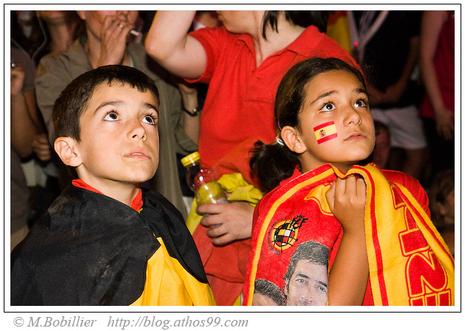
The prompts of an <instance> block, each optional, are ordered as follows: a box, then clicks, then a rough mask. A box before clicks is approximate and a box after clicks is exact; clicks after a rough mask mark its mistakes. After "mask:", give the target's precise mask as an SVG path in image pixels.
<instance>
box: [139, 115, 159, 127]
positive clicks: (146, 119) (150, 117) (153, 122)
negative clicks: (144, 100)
mask: <svg viewBox="0 0 465 331" xmlns="http://www.w3.org/2000/svg"><path fill="white" fill-rule="evenodd" d="M142 121H143V122H144V123H146V124H150V125H156V124H157V117H155V116H153V115H145V116H144V119H143V120H142Z"/></svg>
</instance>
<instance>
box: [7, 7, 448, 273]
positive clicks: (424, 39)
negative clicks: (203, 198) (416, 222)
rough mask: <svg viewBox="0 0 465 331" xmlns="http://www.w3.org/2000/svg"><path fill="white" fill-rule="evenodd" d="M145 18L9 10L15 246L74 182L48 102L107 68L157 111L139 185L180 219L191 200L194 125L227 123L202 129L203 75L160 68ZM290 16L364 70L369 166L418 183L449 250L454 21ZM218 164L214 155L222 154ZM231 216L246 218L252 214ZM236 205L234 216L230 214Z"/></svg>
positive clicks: (442, 15) (391, 15)
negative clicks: (152, 151) (148, 84)
mask: <svg viewBox="0 0 465 331" xmlns="http://www.w3.org/2000/svg"><path fill="white" fill-rule="evenodd" d="M154 14H155V13H154V12H151V11H141V12H135V11H133V12H130V11H129V12H128V11H121V12H117V11H111V12H110V11H109V12H94V11H81V12H73V11H37V12H35V11H13V12H11V29H10V31H11V66H12V67H11V138H12V139H11V155H12V156H11V169H12V171H11V177H12V178H11V182H12V194H11V197H12V199H11V201H12V208H11V234H12V237H11V238H12V241H11V247H12V248H13V247H14V246H15V245H16V244H18V243H19V242H20V241H21V240H22V239H23V238H24V237H25V236H26V234H27V232H28V228H29V227H30V226H32V224H33V223H34V221H35V220H36V219H37V217H39V216H40V215H41V214H42V213H43V212H44V211H45V210H46V209H47V208H48V207H49V205H50V203H51V202H52V201H53V200H54V198H55V197H56V196H58V194H59V193H60V192H61V190H62V189H63V188H64V187H65V186H66V184H67V183H68V182H69V178H70V176H71V175H70V174H69V173H67V172H66V170H65V169H64V168H63V167H62V166H61V165H60V164H59V162H57V158H56V156H54V152H53V148H52V146H53V138H54V136H53V134H54V133H53V125H52V123H51V119H50V118H51V110H52V107H53V103H54V101H55V99H56V98H57V97H58V95H59V93H60V92H61V89H62V88H64V87H65V86H66V85H67V84H68V83H69V82H70V81H71V80H72V79H74V78H75V77H77V76H78V75H79V74H81V73H83V72H85V71H86V70H90V69H92V68H96V67H98V66H102V65H105V64H125V65H129V66H133V67H135V68H137V69H140V70H141V71H143V72H144V73H146V74H148V75H149V76H150V77H151V78H152V79H154V81H155V83H156V85H157V87H158V89H159V91H160V100H161V109H162V111H161V112H160V116H161V118H160V127H159V130H160V137H161V144H160V160H161V162H160V166H159V169H158V171H157V174H156V176H155V177H154V179H153V180H152V181H151V182H149V183H146V185H147V186H149V187H153V188H154V189H156V190H158V191H159V192H161V193H162V194H163V195H164V196H166V197H167V198H168V199H169V200H170V201H171V202H172V203H173V204H174V205H175V206H176V207H177V208H178V209H179V210H180V211H181V212H182V214H183V216H185V217H187V213H188V209H189V204H188V203H187V204H186V198H187V201H188V196H189V195H190V192H189V189H188V188H187V186H186V184H185V180H184V173H183V170H184V169H183V167H182V166H181V165H180V162H179V159H180V158H181V157H182V156H185V155H187V154H189V153H190V152H193V151H195V150H197V149H198V142H199V127H200V132H202V125H203V126H204V129H203V130H204V131H203V133H204V132H206V131H205V130H206V129H205V127H206V126H216V125H223V123H220V121H224V120H225V119H224V118H223V119H220V118H218V117H217V118H216V121H218V123H216V122H212V121H211V119H212V118H213V119H215V118H214V117H211V116H210V117H209V121H208V123H207V122H206V120H202V116H203V113H202V111H200V110H201V109H202V108H203V106H204V104H205V103H208V104H210V105H211V103H212V102H214V101H212V100H209V99H208V89H209V86H208V85H206V84H203V83H202V82H195V83H191V82H190V81H189V82H188V80H189V79H190V78H196V77H198V75H199V74H200V73H202V72H201V71H199V70H197V71H196V69H195V68H196V65H198V63H197V61H198V57H197V56H193V57H192V61H184V62H183V65H182V66H181V65H178V64H171V63H170V62H169V61H166V62H164V60H161V61H160V60H159V59H160V58H163V54H162V53H163V50H157V45H153V47H147V41H146V40H145V38H146V37H147V38H152V37H153V36H154V35H155V34H157V33H159V32H158V31H157V30H156V28H155V30H154V26H152V27H151V25H152V20H153V17H154ZM298 14H299V15H298V19H300V20H305V19H307V18H308V19H312V20H313V21H312V22H313V23H312V24H313V25H315V26H317V27H318V29H319V31H320V32H321V33H325V34H327V35H328V36H329V37H331V38H332V39H333V40H335V41H337V42H338V43H339V45H340V46H342V47H343V48H345V49H346V50H347V51H348V52H350V53H351V54H352V56H353V57H354V59H355V60H356V61H357V62H358V64H359V65H360V67H361V68H362V69H363V71H364V73H365V76H366V79H367V83H368V89H369V90H368V92H369V96H370V103H371V105H372V109H373V116H374V119H375V129H376V145H375V150H374V152H373V155H372V159H371V161H373V162H375V163H376V164H377V165H378V166H379V167H380V168H385V169H395V170H401V171H404V172H406V173H408V174H410V175H411V176H413V177H415V178H417V179H418V180H419V181H420V182H421V183H422V184H423V186H424V187H425V189H426V190H427V192H428V193H429V198H430V209H431V211H432V220H433V221H434V222H435V224H436V226H437V227H438V229H439V230H440V231H441V233H442V234H443V236H444V239H445V240H446V241H447V242H448V244H449V245H450V248H451V249H452V250H453V248H454V244H453V239H454V232H453V229H454V171H453V170H454V150H455V149H454V94H453V93H454V67H453V65H454V14H453V12H446V11H435V12H412V11H408V12H407V11H382V12H371V11H356V12H318V14H317V13H316V12H298ZM191 21H193V24H191V23H189V30H190V31H194V30H198V29H202V28H203V27H215V26H220V25H222V24H228V21H227V20H225V19H224V18H222V19H219V18H218V16H217V14H216V13H215V12H197V13H196V15H195V17H194V18H193V20H191ZM186 22H187V20H186ZM275 24H276V23H275ZM156 26H160V25H156V24H155V27H156ZM282 29H283V32H282V31H280V34H281V35H285V34H286V33H289V36H290V37H289V38H291V39H292V33H293V31H287V30H286V28H285V27H283V28H282ZM233 32H234V31H233ZM160 33H165V34H166V35H168V34H169V33H170V32H169V31H161V32H160ZM174 33H175V32H173V34H174ZM128 36H129V37H128ZM213 37H215V36H213ZM265 39H266V38H265ZM144 43H145V47H144ZM211 51H212V52H214V50H211ZM147 53H148V54H150V55H152V56H153V54H156V55H155V56H154V57H155V58H157V60H158V62H160V63H161V64H162V65H163V66H164V67H166V68H169V71H171V72H175V73H176V74H178V75H179V76H180V77H183V78H187V80H182V79H180V78H178V77H176V76H174V75H172V74H171V73H168V71H166V70H165V69H163V68H161V66H160V65H159V64H158V63H157V62H156V61H155V60H153V59H152V57H151V56H149V55H148V54H147ZM189 65H191V67H189ZM204 65H205V64H204ZM200 81H201V80H200ZM258 84H264V85H266V84H268V82H265V81H263V82H261V83H260V82H259V83H258ZM263 88H264V89H265V86H263ZM223 92H224V91H223ZM228 93H229V91H226V94H228ZM222 102H225V100H223V101H222ZM207 106H208V105H207ZM206 116H209V115H206ZM231 120H234V119H231ZM207 130H208V129H207ZM218 131H220V132H223V133H224V134H225V132H226V131H224V130H223V131H221V130H218ZM231 131H232V132H236V133H237V134H238V135H239V134H241V132H242V131H241V130H240V129H239V128H237V127H234V128H232V130H231ZM204 134H205V133H204ZM214 134H218V132H214ZM213 137H215V136H214V135H212V136H211V137H209V138H208V139H213ZM227 138H228V139H229V138H231V137H227ZM200 139H202V138H200ZM208 139H206V140H205V138H204V142H203V145H202V147H201V152H202V149H203V150H204V151H206V150H208V148H209V146H208V144H207V143H208V142H209V141H212V140H208ZM241 139H242V138H241ZM226 140H227V139H226ZM204 154H207V153H204ZM220 154H221V153H220ZM220 154H218V155H217V156H215V157H221V156H223V155H220ZM232 155H238V154H232ZM239 161H243V160H239ZM247 164H248V163H247ZM246 179H247V178H246ZM239 207H240V208H242V209H241V210H242V211H244V210H245V211H246V212H247V210H248V209H247V208H249V207H243V206H239ZM239 207H238V209H236V210H235V211H234V212H237V213H239ZM227 208H232V207H230V206H228V207H227ZM205 212H208V211H205ZM231 213H232V212H231ZM225 217H226V216H225ZM228 231H230V232H232V233H233V232H234V230H233V229H231V230H228ZM249 232H250V231H249ZM231 238H232V239H231V240H229V242H232V241H235V240H236V239H244V238H246V237H244V236H242V237H241V234H237V236H236V237H234V236H232V237H231ZM229 242H225V243H221V244H222V245H223V244H228V243H229ZM201 253H202V252H201ZM201 255H202V254H201ZM210 281H211V280H210Z"/></svg>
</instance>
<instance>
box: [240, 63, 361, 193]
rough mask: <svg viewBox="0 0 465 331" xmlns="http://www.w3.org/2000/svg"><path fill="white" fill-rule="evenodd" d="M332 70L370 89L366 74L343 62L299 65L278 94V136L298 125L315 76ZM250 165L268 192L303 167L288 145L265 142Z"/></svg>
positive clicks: (275, 116) (253, 151)
mask: <svg viewBox="0 0 465 331" xmlns="http://www.w3.org/2000/svg"><path fill="white" fill-rule="evenodd" d="M332 70H344V71H347V72H349V73H352V74H353V75H354V76H355V77H356V78H357V79H358V80H359V81H360V83H361V84H362V85H363V88H364V89H365V90H366V84H365V79H364V77H363V74H362V73H361V72H360V71H359V70H357V69H356V68H354V67H352V66H351V65H350V64H348V63H346V62H344V61H342V60H340V59H337V58H310V59H307V60H305V61H302V62H299V63H297V64H296V65H294V66H293V67H292V68H291V69H290V70H289V71H288V72H287V73H286V75H284V77H283V79H282V80H281V83H280V84H279V87H278V91H277V93H276V99H275V106H274V118H275V128H276V129H277V131H278V136H279V131H280V130H281V128H282V127H284V126H291V127H297V126H298V124H299V120H298V115H299V113H300V111H301V110H302V105H303V103H304V101H305V87H306V86H307V84H308V83H309V82H310V81H311V80H312V79H313V78H314V77H315V76H317V75H319V74H321V73H324V72H327V71H332ZM249 164H250V168H251V172H252V176H253V177H254V178H255V179H256V180H257V181H258V183H259V186H260V188H261V189H262V190H263V191H265V192H268V191H271V190H272V189H273V188H275V187H276V186H277V185H278V184H279V183H280V182H281V181H282V180H283V179H286V178H288V177H290V176H291V175H292V173H293V171H294V169H295V167H296V166H299V167H300V162H299V159H298V157H297V154H295V153H293V152H292V151H291V150H289V149H288V148H287V147H286V146H285V145H284V146H281V145H280V144H277V143H274V144H270V145H265V144H263V143H262V142H261V141H258V142H256V143H255V147H254V149H253V150H252V157H251V159H250V163H249Z"/></svg>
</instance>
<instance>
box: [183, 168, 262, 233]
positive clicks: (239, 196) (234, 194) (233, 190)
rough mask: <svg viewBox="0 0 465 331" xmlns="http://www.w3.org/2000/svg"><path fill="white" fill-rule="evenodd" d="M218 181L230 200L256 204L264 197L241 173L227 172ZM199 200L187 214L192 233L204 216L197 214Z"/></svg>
mask: <svg viewBox="0 0 465 331" xmlns="http://www.w3.org/2000/svg"><path fill="white" fill-rule="evenodd" d="M218 183H219V184H220V185H221V187H222V188H223V189H224V190H225V192H226V193H227V195H228V201H245V202H248V203H250V205H251V206H255V205H256V204H257V203H258V202H259V201H260V199H261V198H262V197H263V194H262V192H261V191H260V190H259V189H258V188H256V187H255V186H253V185H251V184H249V183H248V182H247V181H246V180H245V179H244V177H242V175H241V174H240V173H233V174H226V175H223V176H221V178H220V179H219V180H218ZM196 211H197V202H196V201H195V199H194V201H193V202H192V207H191V210H190V212H189V215H188V216H187V221H186V225H187V228H188V229H189V231H190V232H191V233H194V231H195V229H196V228H197V225H199V223H200V220H201V219H202V216H201V215H199V214H197V212H196Z"/></svg>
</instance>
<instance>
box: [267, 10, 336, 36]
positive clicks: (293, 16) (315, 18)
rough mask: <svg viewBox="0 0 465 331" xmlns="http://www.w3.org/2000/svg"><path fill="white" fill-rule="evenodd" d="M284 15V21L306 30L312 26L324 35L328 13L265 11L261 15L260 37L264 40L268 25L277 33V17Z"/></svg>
mask: <svg viewBox="0 0 465 331" xmlns="http://www.w3.org/2000/svg"><path fill="white" fill-rule="evenodd" d="M279 15H284V17H285V18H286V21H288V22H290V23H292V24H294V25H298V26H301V27H303V28H306V27H308V26H310V25H314V26H316V27H317V28H318V30H320V32H323V33H325V32H326V28H327V25H328V17H329V11H302V10H291V11H276V10H267V11H265V14H264V15H263V24H262V36H263V38H265V40H266V29H267V27H268V25H269V26H270V27H271V29H272V30H274V31H276V32H279V30H278V16H279Z"/></svg>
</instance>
